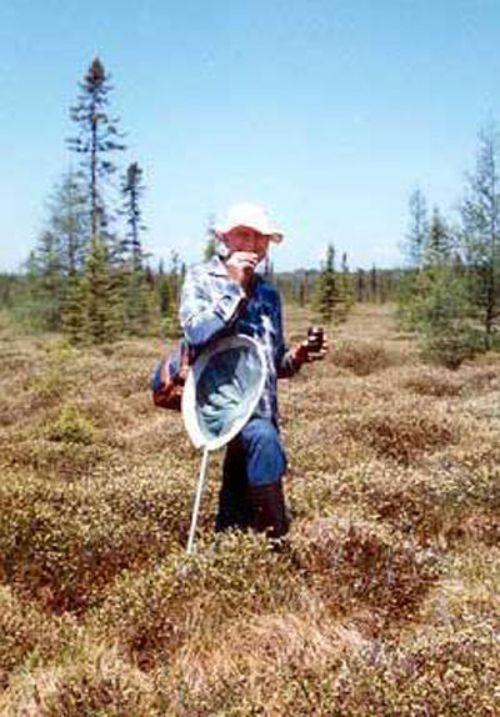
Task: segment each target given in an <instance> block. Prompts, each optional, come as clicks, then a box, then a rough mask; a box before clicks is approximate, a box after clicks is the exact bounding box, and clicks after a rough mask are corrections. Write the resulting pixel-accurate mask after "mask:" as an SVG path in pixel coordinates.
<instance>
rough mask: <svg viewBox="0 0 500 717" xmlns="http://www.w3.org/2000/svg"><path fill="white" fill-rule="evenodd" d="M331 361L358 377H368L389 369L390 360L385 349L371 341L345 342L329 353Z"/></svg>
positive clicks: (335, 346)
mask: <svg viewBox="0 0 500 717" xmlns="http://www.w3.org/2000/svg"><path fill="white" fill-rule="evenodd" d="M329 358H330V361H331V362H332V363H333V364H335V365H337V366H340V367H341V368H346V369H348V370H349V371H352V372H353V373H355V374H356V375H357V376H367V375H368V374H370V373H373V372H374V371H379V370H381V369H383V368H387V366H389V365H390V363H391V362H390V359H389V356H388V354H387V352H386V351H385V349H384V348H383V347H382V346H380V345H379V344H376V343H371V342H369V341H343V342H341V343H340V344H338V345H335V344H334V345H333V346H332V348H331V350H330V351H329Z"/></svg>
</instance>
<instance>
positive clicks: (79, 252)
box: [48, 170, 90, 277]
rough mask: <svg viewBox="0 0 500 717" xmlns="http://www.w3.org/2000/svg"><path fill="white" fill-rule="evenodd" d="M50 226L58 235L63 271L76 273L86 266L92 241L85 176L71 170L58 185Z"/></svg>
mask: <svg viewBox="0 0 500 717" xmlns="http://www.w3.org/2000/svg"><path fill="white" fill-rule="evenodd" d="M48 208H49V212H50V214H49V227H50V230H51V232H52V233H53V234H54V236H56V237H57V241H58V246H59V262H60V266H61V270H62V271H63V273H64V274H65V275H66V276H67V277H70V276H74V275H75V274H76V273H77V272H81V271H82V270H83V267H84V266H85V255H86V250H87V247H88V242H89V235H90V231H89V214H88V200H87V195H86V192H85V188H84V186H83V184H82V179H81V177H80V176H79V174H78V173H76V172H74V171H72V170H70V171H68V172H66V173H65V174H64V175H63V176H62V179H61V181H60V182H59V183H58V184H57V185H56V186H55V188H54V191H53V193H52V195H51V197H50V198H49V202H48Z"/></svg>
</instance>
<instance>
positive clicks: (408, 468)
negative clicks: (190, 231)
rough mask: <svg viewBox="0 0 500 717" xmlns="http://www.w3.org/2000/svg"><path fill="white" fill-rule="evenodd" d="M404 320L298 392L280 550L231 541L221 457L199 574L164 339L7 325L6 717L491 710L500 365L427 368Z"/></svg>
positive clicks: (291, 315) (0, 523) (289, 436)
mask: <svg viewBox="0 0 500 717" xmlns="http://www.w3.org/2000/svg"><path fill="white" fill-rule="evenodd" d="M391 311H392V309H391V307H388V306H384V307H374V306H362V307H356V308H355V310H354V312H353V314H352V315H351V317H350V318H349V320H348V321H347V322H346V323H345V324H342V326H341V327H339V328H336V329H335V330H334V331H333V333H332V332H330V344H331V347H332V349H331V352H330V354H329V356H328V358H327V360H326V361H324V362H323V363H321V364H314V365H312V366H305V367H304V368H303V370H302V371H301V373H300V374H299V375H298V376H297V377H295V379H294V380H292V381H284V382H282V383H281V389H280V405H281V415H282V435H283V439H284V442H285V444H286V447H287V452H288V457H289V471H288V477H287V481H286V490H287V496H288V500H289V503H290V506H291V509H292V513H293V515H294V522H293V524H292V531H291V534H290V538H289V543H288V547H287V549H286V550H285V551H284V552H282V553H276V552H273V551H271V550H269V546H268V545H267V543H266V541H265V540H263V539H262V538H258V537H255V536H253V535H242V534H238V533H234V534H229V535H226V536H217V537H216V536H215V535H214V533H213V528H212V526H213V519H214V514H215V509H216V499H217V491H218V487H219V480H220V467H221V460H222V454H221V453H220V454H217V455H215V456H213V457H212V458H211V462H210V470H209V484H208V489H207V492H206V495H205V496H204V499H203V505H202V512H201V516H200V531H201V539H200V549H199V553H198V556H197V557H196V558H195V559H193V560H192V561H190V562H189V563H186V561H185V556H184V546H185V543H186V538H187V531H188V528H189V519H190V512H191V505H192V497H193V491H194V486H195V482H196V478H197V473H198V468H199V461H200V456H199V454H198V453H197V452H196V451H195V450H194V449H193V448H192V447H191V446H190V444H189V441H188V439H187V437H186V435H185V432H184V429H183V426H182V421H181V419H180V417H179V416H178V415H175V414H169V413H166V412H165V413H163V414H162V412H161V411H159V410H158V409H155V408H154V407H153V405H152V402H151V399H150V396H149V394H148V384H149V377H150V373H151V370H152V367H153V365H154V363H155V361H156V359H157V356H158V354H159V346H158V342H157V341H156V340H153V341H147V340H138V341H134V340H128V341H123V342H120V343H118V344H115V345H110V346H106V347H103V348H102V349H101V348H99V349H86V350H75V349H71V348H69V347H68V345H67V343H66V342H65V341H61V340H60V339H58V338H57V337H54V336H47V337H43V336H42V337H37V338H36V339H35V338H32V337H25V336H22V335H19V334H15V333H14V332H13V331H12V328H9V327H8V326H6V325H3V326H2V327H0V359H1V360H0V390H1V399H0V469H1V471H2V480H1V481H0V714H2V715H3V714H5V715H9V716H10V715H12V716H14V715H15V716H16V717H17V716H18V715H27V716H31V715H32V716H33V717H35V716H36V717H46V716H50V717H59V715H60V716H61V717H67V716H69V717H80V716H85V715H88V716H89V717H90V715H92V716H97V715H103V716H104V715H106V716H107V717H108V716H118V715H119V716H120V717H125V716H127V717H129V716H134V717H135V715H140V716H142V715H144V717H146V715H148V716H149V715H152V716H153V717H160V716H163V715H176V716H177V715H179V716H181V717H208V716H209V715H210V716H212V715H218V716H219V717H247V716H248V717H250V715H263V716H266V715H269V717H275V716H277V715H278V716H279V715H283V717H285V716H287V717H288V716H289V715H290V714H297V715H311V716H312V715H314V716H316V715H324V716H325V717H326V716H328V717H341V716H342V717H344V715H346V716H348V717H349V716H352V717H365V716H366V715H370V714H372V715H384V717H385V715H408V716H412V717H413V716H415V717H416V716H417V715H422V716H423V715H438V714H439V715H444V716H448V715H450V717H451V715H453V716H456V715H463V717H466V716H467V717H470V716H471V715H479V716H480V717H482V716H483V715H484V716H485V717H486V716H489V717H491V716H492V715H493V714H495V709H496V707H495V704H494V689H495V685H496V684H497V683H498V673H499V670H498V660H497V654H498V645H497V644H496V643H495V633H494V630H495V624H496V621H497V619H498V614H499V610H500V606H499V603H498V594H499V592H500V589H499V588H500V585H499V582H498V581H499V577H498V565H499V557H500V556H499V554H498V540H499V537H500V534H499V532H498V531H499V529H498V525H499V520H498V517H499V507H500V493H499V488H500V468H499V466H500V442H499V440H498V436H499V435H500V412H499V406H500V385H499V380H500V379H499V377H500V358H499V356H498V354H493V353H490V354H486V355H484V356H480V357H478V359H477V360H476V361H470V362H466V363H464V364H463V365H462V366H461V367H460V369H459V370H458V371H456V372H453V373H450V372H448V371H447V370H446V369H438V368H429V367H428V366H424V365H423V364H421V363H420V361H419V359H418V355H417V351H416V348H415V346H414V345H413V343H412V340H411V338H410V337H409V336H402V335H401V334H399V333H398V331H397V328H396V326H395V323H394V320H393V317H392V313H391ZM287 314H288V329H289V332H290V334H293V335H296V336H300V335H302V334H303V332H304V330H305V328H306V327H307V325H308V324H309V323H311V322H312V320H313V317H311V316H310V315H309V314H308V312H307V311H306V310H299V309H293V308H289V309H288V310H287Z"/></svg>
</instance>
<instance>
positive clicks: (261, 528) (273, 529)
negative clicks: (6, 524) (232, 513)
mask: <svg viewBox="0 0 500 717" xmlns="http://www.w3.org/2000/svg"><path fill="white" fill-rule="evenodd" d="M247 495H248V502H249V505H250V509H251V521H250V526H251V527H252V528H253V529H254V530H255V531H256V532H257V533H266V534H267V535H268V537H269V538H272V539H278V538H282V537H283V536H284V535H286V534H287V533H288V528H289V525H290V519H289V517H288V514H287V510H286V506H285V496H284V494H283V484H282V482H281V481H279V482H278V483H270V484H269V485H262V486H249V488H248V493H247Z"/></svg>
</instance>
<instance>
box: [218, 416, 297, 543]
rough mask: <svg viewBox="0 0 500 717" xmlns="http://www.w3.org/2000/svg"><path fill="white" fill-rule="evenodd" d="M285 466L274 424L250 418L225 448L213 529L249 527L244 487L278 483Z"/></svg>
mask: <svg viewBox="0 0 500 717" xmlns="http://www.w3.org/2000/svg"><path fill="white" fill-rule="evenodd" d="M286 466H287V460H286V455H285V451H284V450H283V446H282V445H281V441H280V437H279V433H278V430H277V428H276V426H275V425H274V423H273V422H272V421H270V420H268V419H265V418H252V419H251V420H250V421H249V422H248V423H247V425H246V426H245V427H244V428H243V429H242V431H241V432H240V433H238V435H237V436H236V437H235V438H233V440H232V441H231V442H230V443H229V444H228V446H227V449H226V457H225V459H224V468H223V476H222V488H221V490H220V494H219V513H218V515H217V520H216V526H215V527H216V530H225V529H227V528H231V527H241V528H244V527H246V526H248V524H249V506H248V501H247V488H248V487H249V486H252V487H257V486H264V485H269V484H270V483H278V482H279V481H280V480H281V478H282V476H283V474H284V473H285V471H286Z"/></svg>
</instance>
